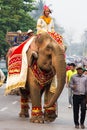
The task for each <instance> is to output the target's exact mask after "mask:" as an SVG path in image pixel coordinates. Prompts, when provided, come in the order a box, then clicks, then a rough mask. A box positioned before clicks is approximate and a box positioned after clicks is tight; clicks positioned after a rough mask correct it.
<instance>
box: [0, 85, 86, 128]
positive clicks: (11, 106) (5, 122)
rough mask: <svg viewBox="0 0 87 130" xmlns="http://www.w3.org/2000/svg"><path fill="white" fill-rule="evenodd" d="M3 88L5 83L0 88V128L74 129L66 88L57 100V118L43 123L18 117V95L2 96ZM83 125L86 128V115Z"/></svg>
mask: <svg viewBox="0 0 87 130" xmlns="http://www.w3.org/2000/svg"><path fill="white" fill-rule="evenodd" d="M4 89H5V84H4V85H3V87H1V88H0V130H35V129H36V130H41V129H42V130H75V128H74V123H73V113H72V108H68V95H67V88H64V90H63V92H62V94H61V96H60V98H59V100H58V118H57V119H56V120H55V121H54V122H53V123H45V124H36V123H30V122H29V118H28V119H25V118H20V117H19V116H18V113H19V112H20V96H13V95H8V96H4ZM30 105H31V104H30ZM85 126H86V129H87V116H86V120H85Z"/></svg>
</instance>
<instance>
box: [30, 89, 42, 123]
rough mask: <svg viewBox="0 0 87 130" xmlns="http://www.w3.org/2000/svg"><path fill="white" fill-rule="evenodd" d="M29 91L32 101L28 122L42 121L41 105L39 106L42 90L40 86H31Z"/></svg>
mask: <svg viewBox="0 0 87 130" xmlns="http://www.w3.org/2000/svg"><path fill="white" fill-rule="evenodd" d="M30 93H31V102H32V110H31V118H30V122H33V123H44V118H43V112H42V106H41V95H42V92H41V90H40V88H35V87H31V88H30Z"/></svg>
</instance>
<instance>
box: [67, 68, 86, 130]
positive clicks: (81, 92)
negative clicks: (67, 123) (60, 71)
mask: <svg viewBox="0 0 87 130" xmlns="http://www.w3.org/2000/svg"><path fill="white" fill-rule="evenodd" d="M76 69H77V74H75V75H73V76H72V77H71V80H70V84H69V86H70V88H71V89H72V90H73V118H74V124H75V128H77V129H78V128H79V125H80V126H81V128H82V129H84V128H85V126H84V121H85V116H86V96H87V76H86V75H84V74H83V67H82V66H78V67H77V68H76ZM79 110H80V111H81V114H80V121H79ZM79 122H80V124H79Z"/></svg>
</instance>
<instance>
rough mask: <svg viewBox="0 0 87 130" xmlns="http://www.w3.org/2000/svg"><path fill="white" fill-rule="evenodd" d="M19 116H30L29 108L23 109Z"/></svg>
mask: <svg viewBox="0 0 87 130" xmlns="http://www.w3.org/2000/svg"><path fill="white" fill-rule="evenodd" d="M19 117H23V118H28V117H29V112H28V110H21V112H20V113H19Z"/></svg>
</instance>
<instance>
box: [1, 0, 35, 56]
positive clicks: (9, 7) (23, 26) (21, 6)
mask: <svg viewBox="0 0 87 130" xmlns="http://www.w3.org/2000/svg"><path fill="white" fill-rule="evenodd" d="M34 3H35V1H34V0H15V1H13V0H0V56H2V55H3V56H5V54H6V52H7V50H8V47H9V45H8V44H7V43H6V41H5V36H6V33H7V31H17V30H18V29H20V30H22V31H27V30H28V29H30V28H31V29H32V30H35V27H36V21H35V20H34V19H33V18H32V16H30V15H29V12H31V11H32V10H35V9H36V7H35V4H34Z"/></svg>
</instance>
